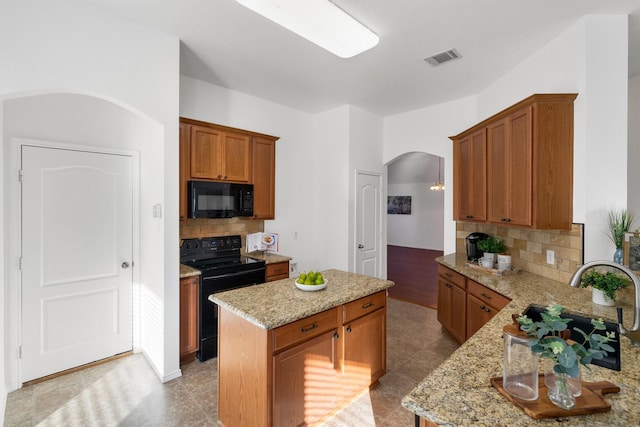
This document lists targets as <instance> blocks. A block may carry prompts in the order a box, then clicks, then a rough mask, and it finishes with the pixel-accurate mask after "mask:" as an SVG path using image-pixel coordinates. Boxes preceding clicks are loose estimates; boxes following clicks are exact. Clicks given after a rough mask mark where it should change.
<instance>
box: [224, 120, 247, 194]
mask: <svg viewBox="0 0 640 427" xmlns="http://www.w3.org/2000/svg"><path fill="white" fill-rule="evenodd" d="M222 140H223V143H222V166H221V169H222V177H221V178H220V179H223V180H225V181H238V182H249V178H250V174H249V171H250V167H249V165H250V161H251V157H250V153H251V138H250V137H249V136H247V135H241V134H236V133H229V132H225V133H223V134H222Z"/></svg>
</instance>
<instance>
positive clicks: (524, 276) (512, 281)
mask: <svg viewBox="0 0 640 427" xmlns="http://www.w3.org/2000/svg"><path fill="white" fill-rule="evenodd" d="M437 261H438V262H439V263H441V264H443V265H445V266H447V267H449V268H451V269H453V270H455V271H457V272H459V273H461V274H463V275H465V276H467V277H469V278H471V279H473V280H475V281H477V282H479V283H481V284H483V285H485V286H487V287H488V288H491V289H493V290H495V291H497V292H499V293H501V294H503V295H505V296H507V297H509V298H511V300H512V301H511V302H510V303H509V304H508V305H507V306H506V307H505V308H504V309H503V310H501V311H500V312H499V313H498V314H497V315H496V316H495V317H494V318H493V319H491V320H490V321H489V322H488V323H487V324H486V325H485V326H484V327H483V328H482V329H480V330H479V331H478V332H477V333H476V334H475V335H473V336H472V337H471V338H470V339H469V340H467V341H466V342H465V343H464V344H463V345H462V346H461V347H460V348H458V350H456V351H455V352H454V353H453V354H452V355H451V357H450V358H449V359H447V360H446V361H445V362H444V363H442V364H441V365H440V366H439V367H438V368H437V369H436V370H434V371H433V372H432V373H431V374H429V376H427V377H426V378H425V379H424V380H423V381H422V382H421V383H420V384H418V386H416V388H415V389H414V390H412V391H411V392H410V393H409V394H408V395H406V396H405V397H404V398H403V399H402V406H403V407H405V408H406V409H408V410H410V411H411V412H413V413H414V414H416V415H419V416H420V417H422V418H425V419H427V420H429V421H431V422H433V423H435V424H436V425H446V426H470V425H473V426H497V425H501V426H540V425H549V424H553V425H557V423H558V421H559V420H560V421H562V423H563V424H562V425H563V426H583V425H585V424H588V425H590V426H630V425H640V411H639V410H638V407H639V406H640V349H639V348H633V347H632V346H631V344H630V341H629V340H628V339H627V338H626V337H621V338H620V347H621V366H622V369H621V371H613V370H609V369H605V368H602V367H599V366H594V365H590V367H591V371H589V370H587V369H585V368H582V380H583V381H589V382H594V381H610V382H612V383H614V384H616V385H617V386H619V387H620V389H621V390H620V392H619V393H612V394H606V395H605V400H607V401H608V402H609V403H610V404H611V411H610V412H605V413H601V414H593V415H582V416H573V417H563V418H561V419H558V418H549V419H543V420H534V419H533V418H530V417H529V416H528V415H526V414H525V413H524V412H523V411H522V410H520V409H518V408H517V407H516V406H515V405H513V404H511V403H510V402H508V401H507V400H506V399H505V398H504V397H503V396H502V395H501V394H500V393H499V392H498V391H497V390H496V389H495V388H493V386H491V383H490V382H489V379H490V378H491V377H501V376H502V327H503V326H504V325H505V324H508V323H511V314H513V313H520V312H522V311H524V309H526V308H527V307H528V306H529V304H532V303H535V304H541V305H544V306H546V305H549V304H550V303H552V302H556V303H559V304H562V305H563V306H565V307H566V308H567V310H569V311H572V312H575V313H578V314H583V315H587V316H591V317H602V318H604V319H605V320H609V321H613V322H615V321H616V310H615V308H614V307H603V306H599V305H595V304H593V303H592V302H591V290H590V289H577V288H571V287H570V286H569V285H568V284H566V283H562V282H557V281H554V280H550V279H546V278H544V277H541V276H538V275H535V274H532V273H528V272H525V271H521V272H519V273H518V274H515V275H509V276H496V275H492V274H487V273H484V272H481V271H478V270H472V269H470V268H469V267H466V265H465V264H466V262H467V260H466V256H464V255H462V254H452V255H446V256H444V257H439V258H437ZM631 294H633V290H631ZM627 301H628V298H625V299H623V302H622V306H623V308H624V314H625V318H624V324H625V325H629V326H630V325H631V324H632V320H633V306H632V305H630V304H629V303H628V302H627Z"/></svg>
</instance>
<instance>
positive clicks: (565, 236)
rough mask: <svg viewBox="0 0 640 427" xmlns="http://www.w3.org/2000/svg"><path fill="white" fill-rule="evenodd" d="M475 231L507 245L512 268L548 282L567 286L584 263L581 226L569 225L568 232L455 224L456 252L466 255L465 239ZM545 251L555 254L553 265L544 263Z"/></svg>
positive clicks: (545, 259) (468, 223)
mask: <svg viewBox="0 0 640 427" xmlns="http://www.w3.org/2000/svg"><path fill="white" fill-rule="evenodd" d="M474 231H479V232H482V233H486V234H488V235H490V236H497V237H498V238H500V240H502V241H503V242H504V244H505V245H506V246H507V252H508V253H509V254H510V255H511V262H512V264H513V266H514V267H516V268H519V269H522V270H525V271H529V272H531V273H534V274H538V275H540V276H544V277H546V278H548V279H552V280H558V281H560V282H564V283H568V282H569V279H570V278H571V275H572V274H573V272H574V271H575V270H576V268H578V266H579V265H581V264H583V262H584V261H583V257H584V255H583V252H584V245H583V241H584V225H583V224H572V226H571V230H525V229H519V228H512V227H500V226H497V225H487V224H476V223H470V222H458V223H457V225H456V252H459V253H466V246H465V243H466V242H465V237H467V235H468V234H469V233H472V232H474ZM547 250H552V251H554V253H555V256H554V258H555V263H554V264H553V265H551V264H547Z"/></svg>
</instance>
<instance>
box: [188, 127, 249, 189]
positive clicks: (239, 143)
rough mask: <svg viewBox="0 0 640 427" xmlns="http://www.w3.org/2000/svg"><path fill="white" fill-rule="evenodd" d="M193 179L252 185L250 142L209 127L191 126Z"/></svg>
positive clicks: (237, 134)
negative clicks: (248, 183) (249, 183)
mask: <svg viewBox="0 0 640 427" xmlns="http://www.w3.org/2000/svg"><path fill="white" fill-rule="evenodd" d="M190 141H191V178H192V179H205V180H214V181H233V182H249V180H250V178H251V175H250V173H251V168H250V166H251V157H250V154H251V138H250V136H248V135H243V134H239V133H234V132H230V131H222V130H220V129H216V128H212V127H208V126H191V134H190Z"/></svg>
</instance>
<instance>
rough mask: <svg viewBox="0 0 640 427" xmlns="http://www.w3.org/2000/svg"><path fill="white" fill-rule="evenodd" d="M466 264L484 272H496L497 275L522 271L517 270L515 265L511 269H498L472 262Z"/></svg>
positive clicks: (507, 274)
mask: <svg viewBox="0 0 640 427" xmlns="http://www.w3.org/2000/svg"><path fill="white" fill-rule="evenodd" d="M466 266H467V267H469V268H473V269H474V270H478V271H481V272H483V273H490V274H495V275H497V276H510V275H512V274H518V272H520V270H517V269H515V268H514V267H511V268H510V269H509V270H498V269H497V268H487V267H483V266H481V265H478V264H474V263H471V262H468V263H466Z"/></svg>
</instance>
